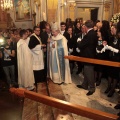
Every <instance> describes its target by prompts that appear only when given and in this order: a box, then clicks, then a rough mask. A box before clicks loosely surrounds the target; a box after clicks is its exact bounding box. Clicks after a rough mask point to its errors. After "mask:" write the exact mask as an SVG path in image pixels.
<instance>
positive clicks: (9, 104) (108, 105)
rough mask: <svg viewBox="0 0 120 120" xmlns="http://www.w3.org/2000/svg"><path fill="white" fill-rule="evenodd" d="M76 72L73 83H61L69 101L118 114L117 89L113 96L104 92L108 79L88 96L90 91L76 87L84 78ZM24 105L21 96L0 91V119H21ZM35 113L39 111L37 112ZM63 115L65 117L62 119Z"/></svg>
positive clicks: (75, 118)
mask: <svg viewBox="0 0 120 120" xmlns="http://www.w3.org/2000/svg"><path fill="white" fill-rule="evenodd" d="M75 73H76V70H74V73H73V74H72V81H73V83H72V84H68V85H63V84H62V85H60V86H61V88H62V90H63V93H64V95H65V98H66V100H67V101H68V102H71V103H74V104H79V105H82V106H85V107H89V108H94V109H97V110H101V111H104V112H108V113H111V114H117V113H118V112H119V110H115V109H114V106H115V105H116V104H117V102H118V97H119V94H118V93H117V91H116V92H115V94H114V96H113V97H111V98H108V97H107V95H106V94H105V93H104V91H105V89H106V87H107V80H105V79H102V83H101V85H100V86H99V87H97V88H96V92H95V93H94V94H93V95H91V96H86V93H87V92H88V91H87V90H83V89H79V88H77V87H76V85H77V84H81V83H82V81H83V78H82V77H80V76H79V75H76V74H75ZM22 105H23V104H22V102H21V98H20V99H19V98H17V99H14V100H13V98H12V96H11V95H10V93H9V92H7V91H0V120H21V113H22V111H23V109H22ZM30 106H31V104H30ZM13 114H14V116H13ZM35 114H38V113H37V112H36V113H35ZM61 116H62V118H64V119H60V118H61ZM28 118H29V116H28ZM73 118H74V120H89V119H88V118H84V117H81V116H78V115H75V114H73ZM24 120H28V119H24ZM29 120H30V118H29ZM34 120H35V119H34ZM37 120H38V119H37ZM39 120H41V119H39ZM57 120H69V118H68V116H67V115H64V116H63V115H60V116H58V118H57Z"/></svg>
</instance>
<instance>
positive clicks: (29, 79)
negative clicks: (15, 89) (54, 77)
mask: <svg viewBox="0 0 120 120" xmlns="http://www.w3.org/2000/svg"><path fill="white" fill-rule="evenodd" d="M17 60H18V84H19V87H24V88H28V89H29V88H33V87H34V83H35V80H34V74H33V56H32V53H31V51H30V49H29V47H28V44H27V43H26V41H25V40H23V39H20V40H19V41H18V43H17Z"/></svg>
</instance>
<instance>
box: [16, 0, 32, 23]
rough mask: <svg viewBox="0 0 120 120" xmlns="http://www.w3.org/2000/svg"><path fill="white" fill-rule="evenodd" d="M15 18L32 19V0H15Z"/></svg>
mask: <svg viewBox="0 0 120 120" xmlns="http://www.w3.org/2000/svg"><path fill="white" fill-rule="evenodd" d="M14 9H15V20H16V21H26V20H31V19H32V18H31V7H30V0H14Z"/></svg>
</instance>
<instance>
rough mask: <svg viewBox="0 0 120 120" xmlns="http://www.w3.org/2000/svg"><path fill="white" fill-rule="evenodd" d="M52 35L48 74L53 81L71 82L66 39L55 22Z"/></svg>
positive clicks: (59, 82)
mask: <svg viewBox="0 0 120 120" xmlns="http://www.w3.org/2000/svg"><path fill="white" fill-rule="evenodd" d="M52 34H53V37H52V39H51V40H50V51H49V56H48V59H49V64H48V65H49V66H48V69H49V70H48V75H49V77H50V78H51V80H52V81H53V82H54V83H58V84H61V83H66V84H68V83H72V80H71V74H70V68H69V60H67V59H64V56H65V55H68V48H67V40H66V38H65V37H64V36H63V35H61V34H60V31H59V29H58V25H57V23H54V24H53V26H52Z"/></svg>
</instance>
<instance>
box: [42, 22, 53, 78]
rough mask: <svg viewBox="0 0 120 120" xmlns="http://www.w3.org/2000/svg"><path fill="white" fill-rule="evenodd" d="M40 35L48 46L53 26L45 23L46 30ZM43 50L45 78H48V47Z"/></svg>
mask: <svg viewBox="0 0 120 120" xmlns="http://www.w3.org/2000/svg"><path fill="white" fill-rule="evenodd" d="M40 37H41V41H42V43H43V44H45V45H46V46H47V42H48V39H50V38H51V37H52V34H51V27H50V25H49V24H46V25H45V31H44V32H42V34H41V35H40ZM43 51H44V77H45V78H44V79H45V80H46V79H47V47H45V48H44V49H43Z"/></svg>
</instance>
